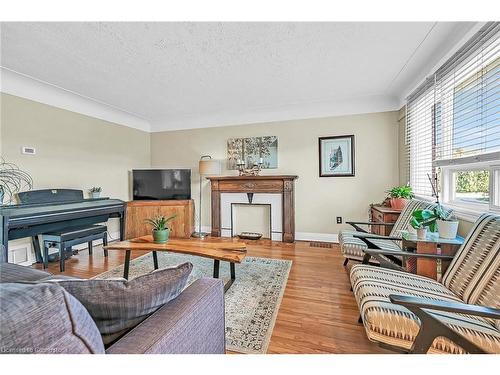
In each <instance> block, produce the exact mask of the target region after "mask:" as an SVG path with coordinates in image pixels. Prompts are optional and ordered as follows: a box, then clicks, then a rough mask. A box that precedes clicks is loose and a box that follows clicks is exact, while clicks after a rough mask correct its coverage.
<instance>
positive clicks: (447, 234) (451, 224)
mask: <svg viewBox="0 0 500 375" xmlns="http://www.w3.org/2000/svg"><path fill="white" fill-rule="evenodd" d="M436 224H437V228H438V232H439V237H441V238H446V239H449V240H453V239H455V238H456V237H457V232H458V221H445V220H436Z"/></svg>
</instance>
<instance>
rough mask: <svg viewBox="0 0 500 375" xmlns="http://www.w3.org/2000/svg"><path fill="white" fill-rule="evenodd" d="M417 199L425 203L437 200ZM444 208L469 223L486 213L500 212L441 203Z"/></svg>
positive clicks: (420, 197)
mask: <svg viewBox="0 0 500 375" xmlns="http://www.w3.org/2000/svg"><path fill="white" fill-rule="evenodd" d="M416 198H417V199H421V200H423V201H427V202H435V201H436V200H435V198H432V197H426V196H416ZM441 204H442V205H443V207H445V208H448V209H450V210H453V214H454V215H455V216H456V217H457V219H459V220H464V221H468V222H471V223H473V222H475V221H476V220H477V219H478V217H479V216H481V215H482V214H484V213H487V212H491V213H496V214H499V213H500V210H496V209H493V210H492V209H490V208H489V207H485V208H484V209H480V208H479V209H478V208H470V207H465V206H462V205H458V204H452V203H441Z"/></svg>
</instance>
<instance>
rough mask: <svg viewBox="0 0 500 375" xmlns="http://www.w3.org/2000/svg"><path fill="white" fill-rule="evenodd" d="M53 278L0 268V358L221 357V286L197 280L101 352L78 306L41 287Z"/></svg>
mask: <svg viewBox="0 0 500 375" xmlns="http://www.w3.org/2000/svg"><path fill="white" fill-rule="evenodd" d="M54 277H55V276H53V275H51V274H50V273H48V272H44V271H40V270H36V269H33V268H30V267H22V266H18V265H14V264H9V263H6V264H1V265H0V282H1V285H0V288H1V289H0V308H1V309H2V312H1V313H2V314H1V316H0V319H1V320H2V321H1V326H0V329H1V337H0V351H1V352H4V353H104V352H105V353H107V354H108V353H109V354H127V353H136V354H139V353H144V354H155V353H156V354H163V353H164V354H167V353H172V354H177V353H179V354H180V353H189V354H195V353H210V354H223V353H224V352H225V332H224V331H225V327H224V290H223V284H222V281H221V280H218V279H208V278H207V279H199V280H196V281H195V282H194V283H192V284H191V285H190V286H189V287H187V288H186V289H185V290H184V291H183V292H182V293H181V294H180V295H179V296H178V297H177V298H175V299H174V300H172V301H170V302H168V303H167V304H166V305H164V306H163V307H161V308H160V309H158V310H157V311H156V312H154V313H153V314H151V315H150V316H149V317H148V318H147V319H145V320H144V321H142V322H141V323H140V324H139V325H137V326H136V327H135V328H133V329H132V330H130V331H129V332H127V333H126V334H125V335H124V336H122V337H121V338H120V339H118V340H117V341H116V342H114V343H113V344H112V345H111V346H109V347H107V348H106V349H104V345H103V344H102V340H101V338H100V335H99V332H98V330H97V327H96V326H95V323H94V321H93V320H92V319H91V318H90V315H89V314H88V312H87V310H85V308H84V307H83V305H81V304H80V303H79V302H78V301H76V299H75V298H74V297H73V296H71V295H70V294H69V293H67V292H66V291H65V290H64V288H62V287H61V286H59V285H58V284H57V283H51V282H45V281H49V280H50V279H53V278H54ZM57 278H59V276H57ZM33 282H36V284H34V283H33ZM18 312H19V313H18ZM14 317H15V318H14Z"/></svg>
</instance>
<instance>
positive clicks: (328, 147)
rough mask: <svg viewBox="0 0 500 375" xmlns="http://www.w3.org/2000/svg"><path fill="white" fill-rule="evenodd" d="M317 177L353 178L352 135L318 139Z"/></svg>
mask: <svg viewBox="0 0 500 375" xmlns="http://www.w3.org/2000/svg"><path fill="white" fill-rule="evenodd" d="M318 147H319V176H320V177H354V135H340V136H333V137H320V138H319V146H318Z"/></svg>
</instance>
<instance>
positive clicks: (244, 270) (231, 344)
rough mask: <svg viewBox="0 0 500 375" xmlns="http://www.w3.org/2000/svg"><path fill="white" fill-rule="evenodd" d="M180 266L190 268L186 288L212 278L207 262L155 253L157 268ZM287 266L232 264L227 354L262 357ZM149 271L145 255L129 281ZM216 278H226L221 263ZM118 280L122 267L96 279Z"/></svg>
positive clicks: (263, 261) (262, 261)
mask: <svg viewBox="0 0 500 375" xmlns="http://www.w3.org/2000/svg"><path fill="white" fill-rule="evenodd" d="M184 262H191V263H192V264H193V271H192V273H191V275H190V276H189V280H188V285H189V284H191V283H192V282H193V281H195V280H197V279H199V278H201V277H212V273H213V260H211V259H207V258H201V257H196V256H190V255H182V254H174V253H168V252H158V265H159V267H160V268H164V267H172V266H175V265H177V264H181V263H184ZM291 266H292V262H291V261H289V260H281V259H267V258H253V257H246V258H245V260H244V261H243V262H242V263H241V264H236V280H235V281H234V283H233V285H232V286H231V288H229V290H228V291H227V292H226V294H225V302H226V306H225V309H226V349H227V350H231V351H235V352H240V353H250V354H264V353H266V351H267V347H268V346H269V341H270V339H271V335H272V332H273V328H274V323H275V320H276V316H277V314H278V309H279V307H280V304H281V298H282V297H283V292H284V291H285V287H286V282H287V279H288V273H289V272H290V268H291ZM152 270H153V256H152V254H151V253H149V254H146V255H143V256H141V257H139V258H137V259H134V260H132V261H131V262H130V273H129V275H130V276H129V278H134V277H137V276H139V275H143V274H145V273H148V272H150V271H152ZM220 275H221V277H222V278H224V279H228V278H229V264H228V263H227V262H221V265H220ZM122 276H123V266H119V267H116V268H113V269H112V270H110V271H107V272H104V273H102V274H100V275H98V276H96V278H105V279H109V278H112V277H122Z"/></svg>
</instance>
